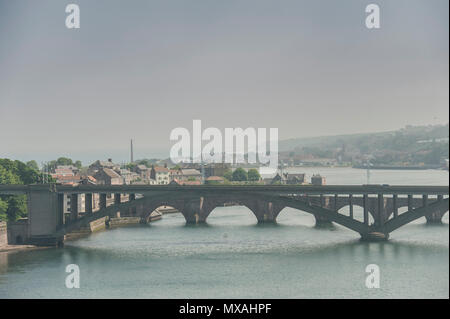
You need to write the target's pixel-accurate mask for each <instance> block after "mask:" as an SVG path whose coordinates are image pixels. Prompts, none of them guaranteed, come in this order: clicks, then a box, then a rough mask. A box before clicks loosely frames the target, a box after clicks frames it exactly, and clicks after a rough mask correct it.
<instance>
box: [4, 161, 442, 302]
mask: <svg viewBox="0 0 450 319" xmlns="http://www.w3.org/2000/svg"><path fill="white" fill-rule="evenodd" d="M299 171H301V172H306V173H307V174H309V175H310V174H313V173H321V174H322V175H324V176H326V177H327V181H328V183H329V184H363V183H366V172H365V171H364V170H357V169H335V168H334V169H331V168H326V169H316V168H314V169H309V168H305V169H302V170H299ZM371 183H387V184H391V185H394V184H422V185H448V172H445V171H435V170H429V171H375V170H374V171H372V172H371ZM72 263H74V264H78V265H79V267H80V271H81V288H80V289H67V288H66V287H65V276H66V275H67V273H65V267H66V265H68V264H72ZM368 264H377V265H379V267H380V271H381V287H380V288H379V289H367V288H366V286H365V279H366V275H367V274H366V273H365V267H366V266H367V265H368ZM40 297H42V298H187V297H188V298H449V229H448V214H447V215H446V216H445V217H444V224H443V225H440V226H427V225H426V224H425V220H424V219H420V220H417V221H415V222H414V223H411V224H409V225H407V226H405V227H403V228H400V229H398V230H397V231H395V232H393V233H392V234H391V240H390V241H389V242H385V243H362V242H360V241H359V235H358V234H357V233H354V232H352V231H350V230H348V229H345V228H343V227H340V226H335V227H334V228H332V229H316V228H314V219H313V217H312V216H311V215H309V214H306V213H303V212H300V211H297V210H294V209H289V208H286V209H284V210H283V211H282V212H281V213H280V215H279V217H278V224H277V225H263V226H261V225H257V224H256V218H255V217H254V216H253V214H252V213H251V212H250V211H249V210H248V209H247V208H245V207H226V208H224V207H221V208H217V209H215V210H214V211H213V212H212V213H211V215H210V216H209V218H208V225H203V226H185V224H184V218H183V217H182V216H181V215H180V214H173V215H165V216H164V218H163V219H162V220H160V221H157V222H154V223H152V224H151V225H143V226H136V227H126V228H119V229H114V230H108V231H104V232H100V233H96V234H93V235H91V236H89V237H87V238H84V239H80V240H77V241H72V242H67V243H66V246H65V247H64V248H61V249H47V250H40V251H27V252H18V253H9V254H0V298H40Z"/></svg>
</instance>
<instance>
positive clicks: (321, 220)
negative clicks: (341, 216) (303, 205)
mask: <svg viewBox="0 0 450 319" xmlns="http://www.w3.org/2000/svg"><path fill="white" fill-rule="evenodd" d="M314 219H315V220H316V225H315V227H318V228H328V227H331V226H333V222H332V221H331V220H329V219H328V218H326V217H323V216H320V215H316V214H314Z"/></svg>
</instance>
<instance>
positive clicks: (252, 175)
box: [247, 168, 261, 182]
mask: <svg viewBox="0 0 450 319" xmlns="http://www.w3.org/2000/svg"><path fill="white" fill-rule="evenodd" d="M247 175H248V180H249V181H251V182H257V181H259V180H260V178H261V175H259V172H258V170H257V169H256V168H251V169H249V170H248V174H247Z"/></svg>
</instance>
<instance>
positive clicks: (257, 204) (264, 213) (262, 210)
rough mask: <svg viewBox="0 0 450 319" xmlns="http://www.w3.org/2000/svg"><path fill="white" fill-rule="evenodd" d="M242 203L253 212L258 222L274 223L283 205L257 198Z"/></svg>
mask: <svg viewBox="0 0 450 319" xmlns="http://www.w3.org/2000/svg"><path fill="white" fill-rule="evenodd" d="M243 204H244V205H245V206H247V207H248V208H249V209H250V210H251V211H252V212H253V214H255V216H256V219H257V220H258V224H264V223H276V221H277V216H278V214H279V213H280V212H281V210H282V209H283V208H284V207H285V206H282V205H280V204H278V203H273V202H269V201H265V200H259V199H254V200H246V201H244V202H243Z"/></svg>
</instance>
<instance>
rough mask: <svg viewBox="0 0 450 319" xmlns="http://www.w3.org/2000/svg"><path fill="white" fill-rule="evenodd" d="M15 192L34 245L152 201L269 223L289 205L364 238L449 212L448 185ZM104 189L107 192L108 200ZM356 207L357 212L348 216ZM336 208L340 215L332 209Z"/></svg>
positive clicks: (191, 215) (142, 210) (194, 213)
mask: <svg viewBox="0 0 450 319" xmlns="http://www.w3.org/2000/svg"><path fill="white" fill-rule="evenodd" d="M18 194H26V195H27V198H28V232H29V234H28V238H29V240H28V242H30V243H33V244H37V245H54V244H57V243H60V242H62V241H63V238H64V235H65V234H67V233H68V232H71V231H74V230H77V229H79V228H80V227H83V226H86V225H88V224H89V223H90V222H92V221H94V220H97V219H99V218H102V217H114V216H117V214H118V213H120V216H134V217H140V218H141V221H142V222H148V220H149V217H150V214H151V213H152V212H153V211H154V210H155V209H156V208H158V207H160V206H171V207H174V208H176V209H177V210H179V211H180V212H181V214H182V215H183V216H184V218H185V219H186V223H204V222H206V220H207V218H208V215H209V214H210V213H211V212H212V211H213V210H214V208H216V207H218V206H224V205H226V204H228V205H229V204H231V205H242V206H246V207H248V208H249V209H250V210H251V211H252V212H253V214H254V215H255V216H256V219H257V220H258V222H259V223H270V222H271V223H273V222H276V219H277V216H278V214H279V213H280V212H281V210H283V209H284V208H285V207H291V208H295V209H298V210H301V211H304V212H307V213H310V214H312V215H313V216H314V217H315V219H316V224H317V225H321V224H331V223H333V222H334V223H336V224H339V225H342V226H344V227H346V228H349V229H351V230H353V231H355V232H357V233H359V234H360V235H361V237H362V238H363V239H365V240H380V239H388V237H389V234H390V233H391V232H392V231H394V230H396V229H398V228H399V227H401V226H403V225H405V224H408V223H410V222H412V221H414V220H416V219H418V218H421V217H425V218H426V219H427V222H428V223H440V222H441V220H442V217H443V215H444V214H445V213H446V212H448V210H449V196H448V195H449V187H448V186H382V185H362V186H359V185H358V186H353V185H352V186H349V185H326V186H311V185H254V186H253V185H233V186H228V185H215V186H209V185H208V186H206V185H202V186H179V185H80V186H67V185H55V184H51V185H0V195H18ZM80 194H85V209H84V211H80V210H79V207H78V205H77V204H76V203H78V196H80ZM93 194H99V201H100V205H99V206H100V207H99V209H98V210H97V211H94V210H93ZM122 194H128V200H127V201H124V202H123V201H122V199H123V196H121V195H122ZM136 194H140V195H141V198H137V197H136ZM64 195H68V196H70V197H71V203H74V204H72V205H71V207H70V214H69V215H68V216H65V214H64V211H63V205H64V203H63V201H64ZM108 195H112V198H113V200H112V202H111V203H110V204H109V205H108V201H107V196H108ZM358 206H359V207H361V210H362V212H363V213H362V218H357V217H356V216H355V215H356V214H355V212H354V209H355V207H358ZM344 207H348V214H345V213H343V212H340V210H341V209H342V208H344ZM403 210H406V211H404V212H401V211H403Z"/></svg>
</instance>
